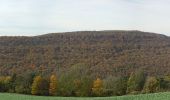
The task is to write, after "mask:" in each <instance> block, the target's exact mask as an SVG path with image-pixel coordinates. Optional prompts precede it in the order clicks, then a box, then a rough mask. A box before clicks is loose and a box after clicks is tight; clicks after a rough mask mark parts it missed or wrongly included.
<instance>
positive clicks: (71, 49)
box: [0, 31, 170, 78]
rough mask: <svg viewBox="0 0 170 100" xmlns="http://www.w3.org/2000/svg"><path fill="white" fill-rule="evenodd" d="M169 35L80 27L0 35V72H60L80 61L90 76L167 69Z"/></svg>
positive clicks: (166, 71)
mask: <svg viewBox="0 0 170 100" xmlns="http://www.w3.org/2000/svg"><path fill="white" fill-rule="evenodd" d="M169 59H170V37H168V36H165V35H160V34H155V33H148V32H141V31H81V32H66V33H51V34H46V35H41V36H33V37H26V36H23V37H19V36H18V37H6V36H2V37H0V73H1V75H11V74H13V73H16V74H22V73H23V72H24V73H25V72H27V71H35V72H38V73H40V72H43V73H44V74H45V75H48V74H51V72H54V71H55V72H57V74H61V73H64V72H68V71H69V70H70V68H72V67H73V66H76V65H82V66H83V67H84V66H86V67H85V69H86V70H88V72H89V73H90V74H91V75H92V76H100V77H103V78H104V77H107V76H110V75H112V76H127V75H130V73H131V72H133V71H135V70H137V69H142V70H144V71H145V72H146V73H147V74H149V75H158V76H161V75H168V74H169V73H170V70H169V69H170V61H169Z"/></svg>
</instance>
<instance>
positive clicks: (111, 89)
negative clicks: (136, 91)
mask: <svg viewBox="0 0 170 100" xmlns="http://www.w3.org/2000/svg"><path fill="white" fill-rule="evenodd" d="M103 83H104V95H105V96H113V95H125V94H126V89H127V79H126V78H124V77H113V76H110V77H108V78H106V79H104V82H103Z"/></svg>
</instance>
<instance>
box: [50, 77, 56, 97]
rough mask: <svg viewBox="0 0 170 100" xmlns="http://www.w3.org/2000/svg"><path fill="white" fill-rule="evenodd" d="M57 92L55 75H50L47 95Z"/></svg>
mask: <svg viewBox="0 0 170 100" xmlns="http://www.w3.org/2000/svg"><path fill="white" fill-rule="evenodd" d="M56 94H57V76H56V75H51V77H50V87H49V95H53V96H54V95H56Z"/></svg>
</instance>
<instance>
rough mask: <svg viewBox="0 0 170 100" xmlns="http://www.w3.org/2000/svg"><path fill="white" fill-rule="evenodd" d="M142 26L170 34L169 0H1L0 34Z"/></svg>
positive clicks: (144, 28)
mask: <svg viewBox="0 0 170 100" xmlns="http://www.w3.org/2000/svg"><path fill="white" fill-rule="evenodd" d="M81 30H141V31H149V32H156V33H161V34H166V35H169V36H170V0H0V35H1V36H4V35H8V36H9V35H27V36H30V35H39V34H45V33H51V32H66V31H81Z"/></svg>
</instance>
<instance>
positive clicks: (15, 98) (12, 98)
mask: <svg viewBox="0 0 170 100" xmlns="http://www.w3.org/2000/svg"><path fill="white" fill-rule="evenodd" d="M169 98H170V92H165V93H154V94H140V95H128V96H116V97H45V96H30V95H21V94H10V93H0V100H169Z"/></svg>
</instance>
